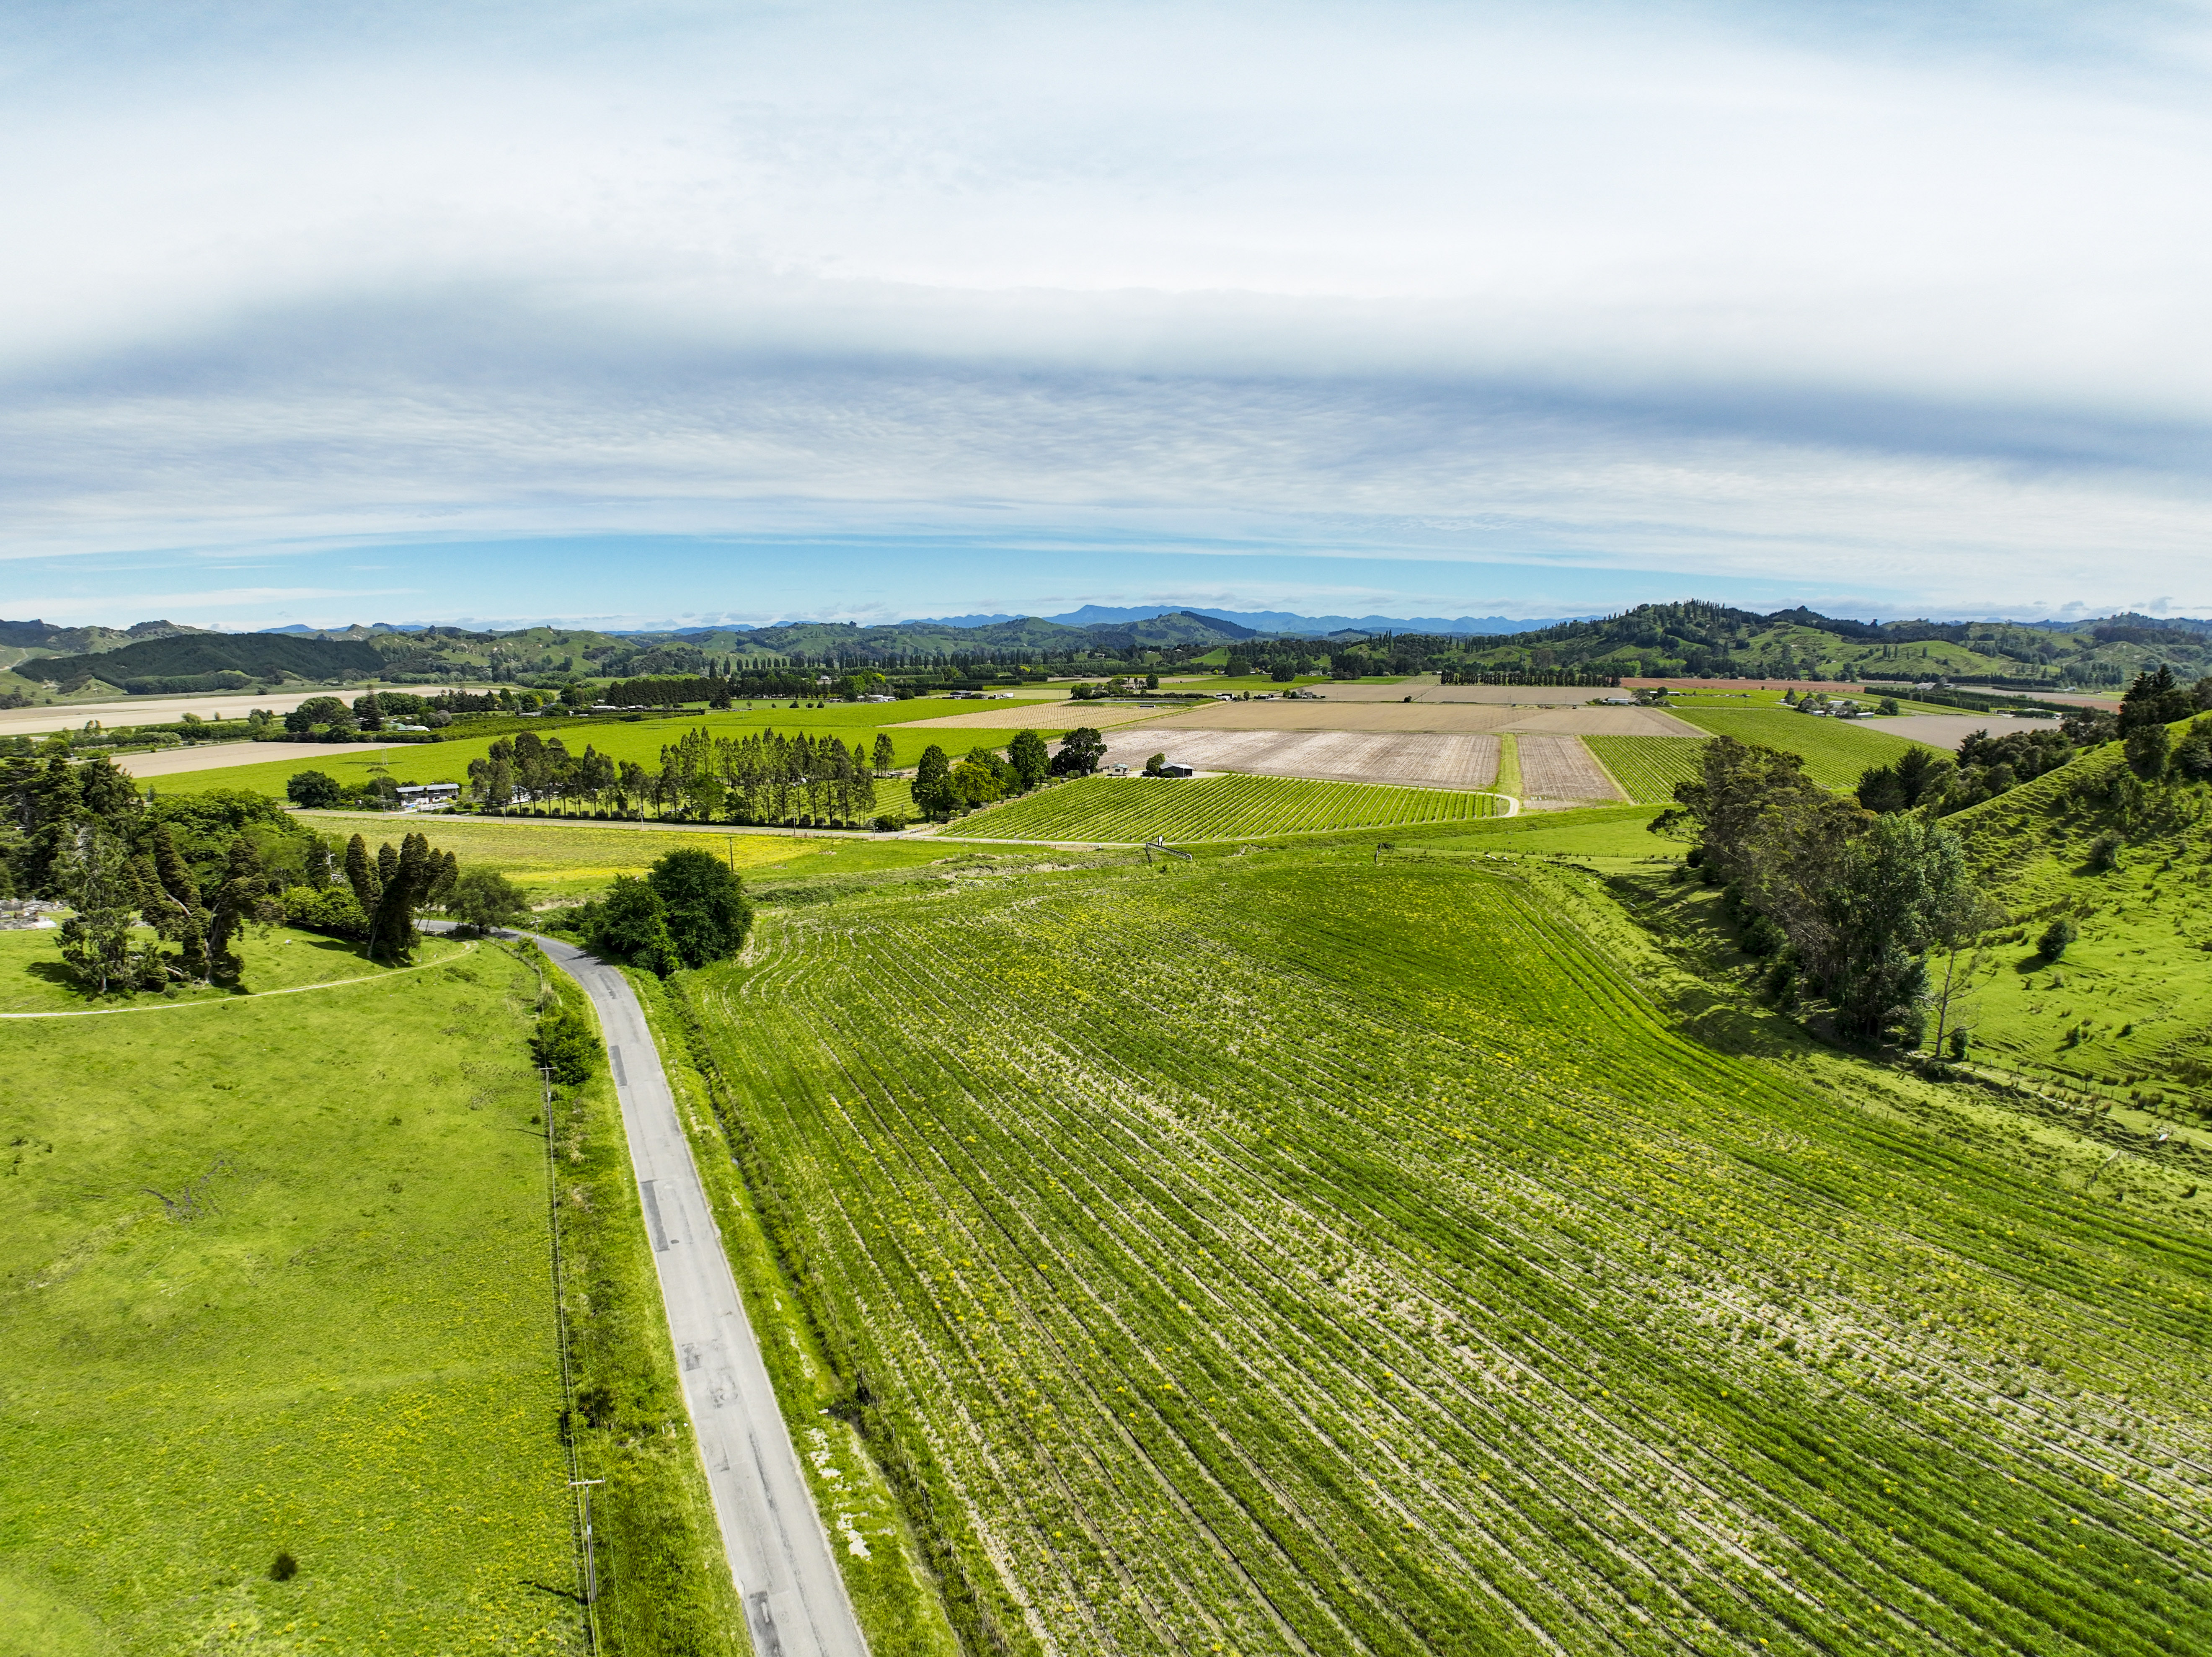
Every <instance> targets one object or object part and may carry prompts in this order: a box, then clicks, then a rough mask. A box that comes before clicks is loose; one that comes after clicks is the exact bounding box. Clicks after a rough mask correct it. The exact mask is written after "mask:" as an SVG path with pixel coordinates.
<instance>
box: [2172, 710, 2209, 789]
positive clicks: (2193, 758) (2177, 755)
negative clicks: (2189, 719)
mask: <svg viewBox="0 0 2212 1657" xmlns="http://www.w3.org/2000/svg"><path fill="white" fill-rule="evenodd" d="M2172 763H2173V768H2174V769H2175V770H2176V771H2178V772H2179V773H2180V774H2182V775H2183V776H2184V777H2185V778H2187V779H2188V780H2190V781H2191V782H2204V781H2207V780H2212V719H2197V720H2196V721H2194V722H2193V723H2191V725H2190V727H2189V730H2188V731H2187V733H2186V734H2185V735H2184V736H2183V737H2182V739H2181V741H2180V742H2179V744H2177V745H2176V746H2175V748H2174V750H2173V760H2172Z"/></svg>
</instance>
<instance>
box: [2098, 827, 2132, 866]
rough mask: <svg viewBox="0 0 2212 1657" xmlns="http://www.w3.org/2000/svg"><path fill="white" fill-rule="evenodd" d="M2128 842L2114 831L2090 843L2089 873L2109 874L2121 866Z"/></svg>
mask: <svg viewBox="0 0 2212 1657" xmlns="http://www.w3.org/2000/svg"><path fill="white" fill-rule="evenodd" d="M2126 845H2127V841H2124V840H2123V839H2122V838H2121V837H2120V835H2119V834H2118V832H2117V831H2116V830H2113V829H2106V830H2105V832H2104V833H2103V834H2101V835H2098V836H2097V838H2096V839H2094V840H2093V841H2090V842H2089V872H2090V873H2092V874H2098V875H2102V874H2109V873H2111V872H2112V871H2113V870H2115V869H2117V868H2118V867H2119V866H2120V853H2121V851H2122V850H2123V849H2124V847H2126Z"/></svg>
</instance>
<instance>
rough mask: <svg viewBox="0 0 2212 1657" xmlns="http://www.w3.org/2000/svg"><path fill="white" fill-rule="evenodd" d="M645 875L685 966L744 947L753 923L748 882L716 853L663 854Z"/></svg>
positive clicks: (683, 850)
mask: <svg viewBox="0 0 2212 1657" xmlns="http://www.w3.org/2000/svg"><path fill="white" fill-rule="evenodd" d="M645 879H646V884H647V885H648V886H649V887H651V888H652V889H653V895H654V896H656V897H658V898H659V900H660V903H661V907H662V910H663V913H664V914H665V924H666V926H667V935H668V938H669V939H670V941H671V943H672V944H674V946H675V950H676V955H677V957H678V960H680V961H681V962H683V963H684V965H685V966H687V967H692V968H698V967H703V966H705V965H706V964H707V963H708V962H709V961H722V960H726V959H727V958H728V957H729V956H733V955H735V954H736V953H737V952H738V950H741V949H743V948H744V945H745V935H746V934H747V933H748V932H750V931H751V930H752V924H753V911H752V905H751V904H750V903H748V902H746V901H745V887H744V881H742V880H740V879H739V878H738V876H737V873H736V871H733V870H732V869H730V868H728V867H727V866H726V865H724V863H723V862H722V860H721V859H720V858H718V857H716V856H715V855H714V853H712V852H703V851H698V850H695V849H693V848H691V847H683V848H681V849H679V850H677V851H673V852H667V853H663V854H662V855H661V857H660V858H659V860H658V861H657V862H655V863H654V864H653V867H652V868H650V869H648V870H647V871H646V876H645Z"/></svg>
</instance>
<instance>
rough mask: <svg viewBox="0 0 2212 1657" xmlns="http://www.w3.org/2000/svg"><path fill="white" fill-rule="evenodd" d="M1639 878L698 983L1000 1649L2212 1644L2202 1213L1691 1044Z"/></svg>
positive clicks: (1816, 1061) (888, 927) (795, 950)
mask: <svg viewBox="0 0 2212 1657" xmlns="http://www.w3.org/2000/svg"><path fill="white" fill-rule="evenodd" d="M1596 891H1597V888H1596V885H1595V883H1594V882H1591V881H1589V880H1588V879H1587V878H1585V877H1576V876H1571V875H1569V874H1566V873H1564V872H1561V871H1551V870H1549V869H1547V868H1546V867H1544V866H1543V865H1530V864H1522V863H1516V864H1514V865H1510V866H1508V865H1495V864H1487V863H1481V862H1476V863H1473V864H1471V865H1450V864H1446V863H1442V862H1438V863H1405V864H1393V863H1388V862H1386V863H1384V864H1383V865H1381V866H1380V867H1374V866H1370V863H1369V859H1368V856H1367V854H1366V853H1364V851H1363V852H1359V853H1313V852H1310V851H1309V852H1295V851H1293V852H1273V853H1256V854H1255V855H1251V856H1249V857H1237V858H1227V859H1211V860H1208V861H1206V862H1204V863H1201V864H1200V865H1197V866H1196V867H1195V868H1192V867H1187V866H1183V865H1177V866H1176V868H1174V869H1172V870H1170V871H1146V870H1145V869H1143V868H1141V867H1139V868H1137V869H1135V870H1133V871H1117V872H1109V871H1097V870H1093V871H1072V872H1063V873H1058V874H1041V875H1034V876H1030V877H1025V878H1024V879H1021V880H1014V881H1000V882H995V883H977V884H975V885H973V886H970V887H968V888H965V889H958V888H950V889H945V890H943V891H940V892H937V893H933V894H927V895H918V894H912V893H906V894H899V895H890V896H886V897H883V898H879V899H876V900H872V901H869V902H868V904H867V907H866V910H865V913H863V912H861V911H860V910H856V909H855V908H854V907H849V906H839V907H836V908H835V909H828V908H798V909H783V910H775V911H770V912H766V913H764V914H763V920H762V925H761V931H760V935H759V937H758V938H757V941H756V943H755V944H754V945H753V947H752V948H751V950H750V951H749V952H748V956H747V957H746V959H745V960H744V962H741V963H734V964H732V965H729V966H726V967H723V968H713V969H710V970H709V971H708V972H707V973H705V974H702V975H700V977H699V978H698V979H697V980H694V983H695V991H694V992H695V994H696V998H697V1001H698V1003H699V1005H700V1007H701V1018H702V1023H703V1026H704V1028H705V1029H707V1031H708V1042H709V1045H710V1047H711V1049H712V1052H713V1056H714V1060H715V1064H716V1065H717V1068H718V1070H719V1071H720V1076H721V1077H722V1079H723V1083H724V1085H725V1086H726V1088H727V1089H728V1090H729V1094H730V1097H731V1099H732V1107H731V1112H732V1120H733V1121H734V1122H735V1123H737V1124H738V1148H739V1150H740V1153H741V1156H742V1159H743V1161H744V1166H745V1167H746V1168H747V1169H748V1174H747V1180H748V1183H749V1185H750V1186H751V1187H753V1188H754V1189H755V1191H756V1192H757V1193H759V1195H760V1199H761V1200H762V1201H763V1203H764V1204H765V1205H766V1208H767V1214H766V1217H767V1219H768V1222H769V1233H770V1235H773V1236H775V1238H776V1239H777V1240H778V1247H779V1250H780V1252H781V1258H782V1259H783V1260H784V1261H785V1263H786V1267H787V1270H788V1271H789V1272H791V1273H792V1274H793V1275H792V1276H791V1277H790V1278H789V1279H788V1281H789V1282H790V1283H791V1284H793V1286H794V1287H793V1290H792V1292H794V1293H796V1294H798V1295H799V1296H803V1297H804V1298H805V1302H806V1303H807V1305H808V1308H809V1311H810V1314H811V1324H812V1326H813V1327H815V1328H817V1329H818V1330H819V1331H820V1332H822V1335H823V1339H824V1341H825V1343H826V1344H825V1348H824V1350H825V1351H826V1353H827V1354H828V1357H829V1361H830V1362H832V1363H835V1364H836V1366H838V1369H839V1374H840V1377H841V1380H842V1385H844V1386H845V1387H847V1388H848V1389H849V1394H850V1397H851V1399H853V1400H854V1402H853V1403H852V1405H850V1407H849V1411H848V1413H850V1414H851V1415H852V1417H853V1418H854V1419H857V1420H859V1421H860V1422H862V1423H865V1425H866V1428H867V1430H868V1431H869V1432H870V1434H871V1435H872V1442H874V1444H875V1445H876V1447H877V1448H878V1453H879V1454H884V1456H886V1457H887V1458H888V1459H889V1460H892V1461H893V1462H895V1463H896V1465H897V1466H900V1467H901V1468H902V1478H903V1480H904V1486H903V1488H904V1489H905V1490H906V1492H907V1502H908V1512H909V1514H911V1515H912V1516H913V1517H915V1519H916V1520H917V1522H918V1523H919V1524H920V1525H921V1527H922V1528H923V1538H924V1544H925V1546H926V1549H927V1552H928V1556H929V1557H930V1558H931V1559H932V1561H933V1563H935V1564H936V1565H937V1567H938V1568H939V1573H940V1575H941V1577H942V1579H943V1580H944V1581H945V1584H946V1587H947V1590H948V1601H949V1603H950V1605H951V1607H952V1611H953V1614H954V1617H955V1618H956V1620H957V1621H958V1622H959V1623H961V1624H963V1627H964V1629H965V1630H966V1632H967V1636H968V1640H969V1648H971V1649H990V1650H1001V1651H1006V1652H1011V1653H1024V1654H1027V1653H1033V1652H1042V1651H1046V1650H1059V1651H1084V1652H1095V1653H1112V1652H1132V1653H1153V1652H1159V1651H1168V1650H1181V1651H1196V1652H1212V1651H1215V1650H1220V1651H1225V1652H1236V1653H1245V1654H1258V1653H1288V1652H1307V1653H1312V1652H1323V1651H1327V1652H1341V1651H1368V1652H1378V1653H1406V1654H1413V1653H1423V1652H1441V1651H1450V1652H1468V1653H1476V1652H1481V1653H1493V1652H1497V1653H1509V1652H1528V1653H1535V1652H1540V1651H1550V1652H1569V1653H1585V1652H1588V1653H1595V1652H1633V1651H1646V1650H1649V1651H1668V1652H1684V1653H1691V1652H1694V1653H1700V1654H1717V1653H1742V1654H1746V1657H1753V1654H1759V1657H1764V1654H1770V1653H1814V1652H1820V1653H1844V1652H1848V1653H1860V1652H1875V1651H1947V1652H1960V1653H1966V1652H1977V1653H1978V1652H1997V1651H2013V1652H2033V1653H2036V1654H2041V1657H2061V1654H2077V1653H2078V1654H2099V1657H2112V1654H2130V1657H2132V1654H2145V1657H2148V1654H2152V1653H2182V1652H2189V1651H2199V1650H2203V1649H2206V1648H2208V1646H2212V1568H2208V1566H2207V1564H2206V1563H2205V1552H2204V1539H2205V1534H2206V1529H2207V1513H2206V1505H2205V1496H2204V1482H2205V1479H2206V1477H2207V1475H2206V1474H2205V1472H2204V1468H2205V1466H2206V1465H2207V1457H2208V1455H2212V1429H2208V1427H2207V1425H2206V1423H2207V1420H2208V1414H2207V1405H2208V1404H2212V1387H2208V1381H2207V1367H2206V1364H2205V1362H2204V1358H2205V1348H2206V1344H2207V1334H2206V1329H2207V1324H2206V1318H2205V1313H2206V1308H2207V1297H2208V1291H2212V1247H2208V1243H2207V1240H2206V1235H2205V1226H2204V1222H2203V1219H2202V1217H2200V1216H2199V1215H2198V1214H2197V1211H2196V1208H2195V1207H2194V1206H2193V1205H2191V1204H2188V1203H2184V1202H2181V1201H2179V1200H2177V1199H2178V1198H2179V1185H2178V1183H2177V1182H2175V1181H2171V1180H2168V1179H2166V1178H2164V1176H2162V1175H2159V1174H2138V1175H2136V1176H2135V1177H2134V1179H2133V1181H2132V1183H2131V1187H2130V1199H2129V1202H2128V1204H2127V1205H2124V1206H2120V1205H2113V1204H2112V1203H2111V1202H2110V1201H2108V1200H2106V1199H2103V1198H2101V1197H2100V1198H2097V1199H2088V1198H2085V1197H2084V1196H2083V1195H2082V1194H2081V1185H2082V1183H2083V1179H2084V1177H2085V1176H2086V1174H2087V1173H2088V1172H2089V1171H2090V1170H2092V1169H2093V1168H2094V1167H2095V1165H2096V1161H2097V1160H2100V1158H2101V1152H2102V1147H2101V1146H2099V1147H2093V1148H2086V1147H2084V1146H2082V1145H2081V1144H2077V1143H2075V1142H2074V1141H2070V1140H2056V1139H2052V1138H2047V1137H2041V1138H2036V1137H2030V1136H2026V1135H2023V1134H2021V1132H2019V1131H2018V1130H2017V1129H2016V1128H2015V1127H2012V1126H2008V1124H2007V1123H2006V1122H2005V1121H2003V1120H1995V1121H1992V1120H1990V1119H1991V1118H1998V1117H2001V1113H1996V1112H1982V1113H1981V1114H1976V1110H1975V1108H1972V1107H1967V1106H1961V1107H1959V1108H1952V1107H1951V1106H1950V1105H1948V1103H1946V1100H1947V1098H1948V1096H1947V1095H1946V1094H1944V1093H1943V1091H1942V1089H1936V1088H1934V1087H1931V1086H1930V1085H1929V1084H1927V1083H1919V1082H1916V1081H1911V1080H1909V1079H1905V1078H1901V1077H1893V1076H1891V1075H1889V1074H1888V1073H1887V1072H1883V1071H1878V1070H1875V1069H1874V1068H1873V1067H1870V1066H1867V1065H1863V1064H1860V1063H1858V1062H1857V1061H1855V1060H1851V1059H1846V1058H1844V1057H1841V1056H1839V1055H1835V1054H1832V1053H1826V1052H1825V1051H1823V1050H1820V1049H1818V1048H1816V1047H1813V1046H1812V1045H1811V1044H1809V1043H1806V1042H1803V1041H1802V1040H1795V1039H1792V1040H1790V1041H1785V1040H1784V1039H1783V1038H1782V1037H1781V1036H1780V1035H1772V1036H1771V1037H1770V1036H1749V1035H1746V1036H1739V1037H1737V1038H1735V1039H1734V1040H1732V1041H1730V1043H1729V1045H1730V1047H1732V1048H1734V1049H1735V1050H1736V1053H1735V1056H1731V1054H1730V1053H1729V1052H1724V1051H1722V1050H1720V1048H1719V1047H1716V1046H1712V1045H1706V1044H1705V1043H1701V1042H1699V1041H1692V1040H1689V1039H1686V1037H1685V1036H1683V1035H1680V1034H1677V1033H1676V1032H1675V1031H1674V1029H1672V1028H1670V1027H1669V1025H1668V1023H1666V1022H1665V1020H1664V1019H1663V1017H1662V1016H1661V1015H1660V1014H1659V1013H1658V1012H1657V1011H1656V1005H1657V1001H1656V998H1654V997H1652V996H1650V995H1649V994H1648V993H1647V992H1643V991H1639V990H1638V989H1637V988H1635V987H1633V986H1632V984H1631V982H1630V981H1629V980H1627V979H1626V977H1625V976H1624V973H1623V968H1622V962H1623V961H1624V960H1629V961H1635V962H1641V963H1643V964H1642V967H1641V968H1640V969H1641V970H1644V971H1647V972H1650V973H1652V974H1658V973H1659V972H1661V971H1662V968H1661V967H1660V966H1659V965H1658V964H1657V963H1656V962H1655V961H1653V960H1652V959H1651V958H1650V957H1648V956H1639V955H1638V953H1637V950H1638V946H1637V945H1636V944H1634V942H1633V941H1632V939H1631V938H1627V937H1626V936H1624V934H1625V933H1626V932H1627V931H1628V930H1629V929H1627V928H1626V927H1625V926H1621V925H1620V922H1619V920H1618V919H1617V916H1614V917H1613V918H1610V919H1608V912H1607V911H1605V910H1603V909H1601V907H1599V906H1600V903H1601V900H1600V899H1598V898H1597V897H1596V896H1595V893H1596ZM1655 981H1656V980H1655ZM1740 1022H1741V1021H1740ZM1757 1028H1758V1029H1766V1028H1767V1027H1766V1026H1765V1025H1759V1026H1758V1027H1757ZM1774 1028H1775V1029H1781V1028H1782V1027H1781V1026H1780V1024H1779V1021H1774ZM1717 1034H1718V1032H1717V1031H1716V1032H1714V1033H1713V1035H1717ZM1709 1039H1711V1037H1709ZM1747 1042H1748V1044H1749V1046H1750V1047H1752V1048H1753V1049H1763V1050H1765V1051H1771V1053H1773V1055H1774V1056H1773V1057H1772V1058H1771V1059H1768V1058H1761V1057H1756V1056H1749V1054H1747V1053H1745V1052H1744V1051H1742V1049H1743V1048H1744V1047H1746V1044H1747Z"/></svg>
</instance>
